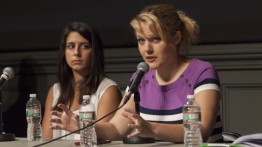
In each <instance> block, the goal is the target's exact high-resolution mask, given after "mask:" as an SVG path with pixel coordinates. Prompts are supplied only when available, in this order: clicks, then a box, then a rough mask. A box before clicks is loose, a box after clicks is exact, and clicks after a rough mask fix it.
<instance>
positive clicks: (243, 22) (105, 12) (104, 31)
mask: <svg viewBox="0 0 262 147" xmlns="http://www.w3.org/2000/svg"><path fill="white" fill-rule="evenodd" d="M160 2H163V3H173V4H174V5H175V7H176V8H178V9H181V10H184V11H186V12H187V13H188V14H189V16H191V17H192V18H194V19H195V20H197V21H198V23H199V25H200V26H201V33H200V36H199V43H200V44H217V43H219V44H220V43H242V42H245V43H247V42H261V41H262V35H261V34H262V29H261V26H262V9H261V6H262V1H260V0H220V1H209V0H201V1H193V0H183V1H178V0H111V1H108V0H104V1H102V0H92V1H91V0H85V1H81V0H74V1H62V0H61V1H60V0H54V1H42V0H23V1H20V0H8V1H2V2H1V4H0V51H10V50H18V49H19V50H20V49H21V50H29V49H32V50H35V49H56V48H57V46H58V43H59V38H60V32H61V29H62V28H63V27H64V26H65V25H66V24H67V23H69V22H72V21H86V22H89V23H91V24H93V25H94V26H96V27H97V28H98V30H99V31H100V33H101V35H102V39H103V41H104V44H105V47H106V48H110V47H123V46H124V47H125V46H135V44H134V43H133V40H132V37H133V36H132V33H130V27H129V21H130V20H131V19H132V18H133V17H134V16H135V14H137V13H138V12H139V11H140V10H141V9H142V8H143V7H144V6H145V5H148V4H152V3H160Z"/></svg>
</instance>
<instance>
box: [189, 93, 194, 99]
mask: <svg viewBox="0 0 262 147" xmlns="http://www.w3.org/2000/svg"><path fill="white" fill-rule="evenodd" d="M194 97H195V96H194V95H192V94H190V95H187V99H193V98H194Z"/></svg>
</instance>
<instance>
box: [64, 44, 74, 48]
mask: <svg viewBox="0 0 262 147" xmlns="http://www.w3.org/2000/svg"><path fill="white" fill-rule="evenodd" d="M66 48H67V49H74V48H75V45H74V44H72V43H69V44H67V45H66Z"/></svg>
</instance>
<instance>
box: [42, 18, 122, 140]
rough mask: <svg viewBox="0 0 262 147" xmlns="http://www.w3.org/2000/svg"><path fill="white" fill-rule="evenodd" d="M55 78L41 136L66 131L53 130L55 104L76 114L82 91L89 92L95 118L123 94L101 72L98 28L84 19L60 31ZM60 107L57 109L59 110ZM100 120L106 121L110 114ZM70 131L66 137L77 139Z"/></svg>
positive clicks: (104, 113)
mask: <svg viewBox="0 0 262 147" xmlns="http://www.w3.org/2000/svg"><path fill="white" fill-rule="evenodd" d="M57 79H58V82H57V83H55V84H54V85H53V86H52V87H51V88H50V90H49V92H48V95H47V98H46V104H45V114H44V118H43V122H42V135H43V139H52V138H56V137H59V136H61V135H64V134H66V133H67V132H66V131H64V130H55V131H53V130H52V129H51V128H50V126H52V125H56V124H54V123H53V124H51V122H50V120H51V110H58V112H57V113H59V114H58V115H60V116H63V115H64V114H63V113H62V111H61V109H60V108H59V107H58V106H57V105H58V104H65V105H67V106H68V108H69V109H70V110H71V111H72V112H74V113H73V115H75V116H76V117H77V115H78V110H79V107H80V104H81V102H82V96H83V95H86V94H88V95H91V102H92V103H93V104H94V105H95V108H96V119H99V118H101V117H103V116H104V115H106V114H107V113H109V112H111V111H112V110H114V109H116V108H117V107H118V105H119V103H120V101H121V98H122V95H121V92H120V90H119V88H118V86H117V84H116V83H115V82H114V81H112V80H111V79H109V78H106V76H105V73H104V53H103V46H102V41H101V39H100V36H99V34H98V33H97V31H96V30H95V29H94V28H93V27H92V26H90V25H88V24H86V23H83V22H73V23H71V24H69V25H68V26H67V27H66V28H65V29H64V31H63V34H62V38H61V43H60V51H59V59H58V75H57ZM59 111H60V112H59ZM112 116H113V114H112V115H110V116H109V117H106V118H105V119H103V120H102V121H109V120H110V119H111V117H112ZM78 138H79V136H78V135H75V134H73V135H71V136H69V137H67V138H65V139H78Z"/></svg>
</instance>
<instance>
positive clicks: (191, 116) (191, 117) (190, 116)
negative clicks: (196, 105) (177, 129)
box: [183, 112, 200, 122]
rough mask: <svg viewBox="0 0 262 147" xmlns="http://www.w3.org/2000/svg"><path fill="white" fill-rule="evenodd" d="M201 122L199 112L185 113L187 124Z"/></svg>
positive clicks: (184, 118)
mask: <svg viewBox="0 0 262 147" xmlns="http://www.w3.org/2000/svg"><path fill="white" fill-rule="evenodd" d="M199 120H200V118H199V112H191V113H183V121H185V122H195V121H199Z"/></svg>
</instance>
